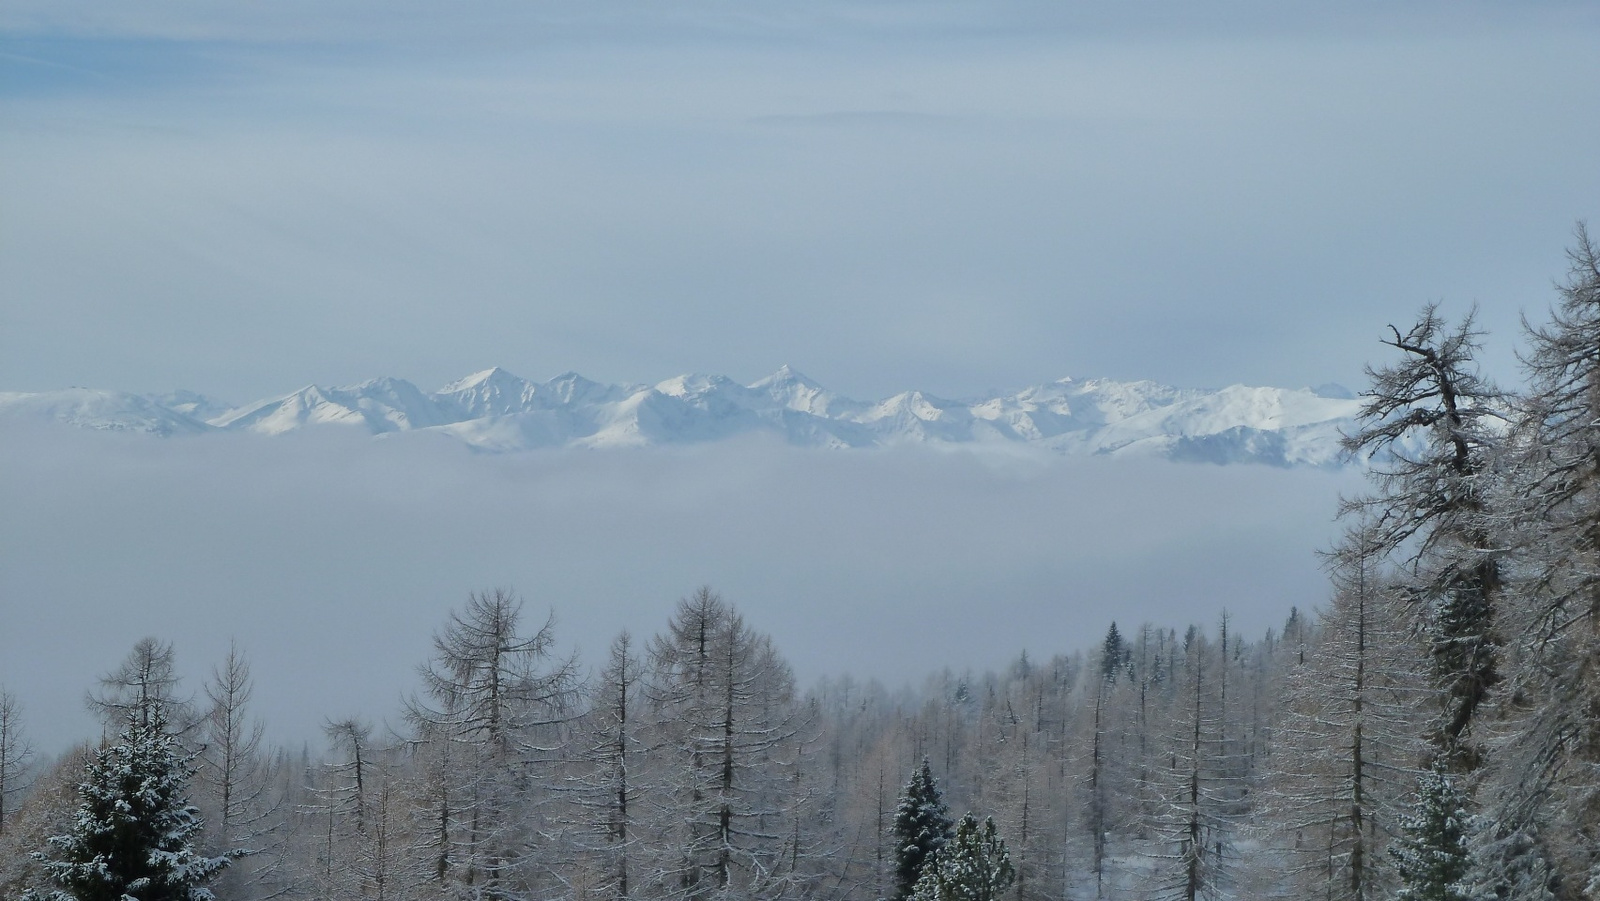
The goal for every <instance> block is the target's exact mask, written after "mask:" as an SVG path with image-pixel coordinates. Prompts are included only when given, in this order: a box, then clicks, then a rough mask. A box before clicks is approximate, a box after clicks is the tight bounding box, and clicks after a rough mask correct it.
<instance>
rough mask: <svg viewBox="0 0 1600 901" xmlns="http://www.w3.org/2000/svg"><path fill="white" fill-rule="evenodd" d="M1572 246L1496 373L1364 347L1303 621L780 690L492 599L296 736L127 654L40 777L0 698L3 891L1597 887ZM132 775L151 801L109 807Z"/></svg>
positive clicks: (1581, 397)
mask: <svg viewBox="0 0 1600 901" xmlns="http://www.w3.org/2000/svg"><path fill="white" fill-rule="evenodd" d="M1571 261H1572V270H1571V272H1570V273H1569V275H1568V277H1567V279H1566V280H1565V282H1563V283H1562V285H1561V286H1560V298H1559V302H1558V304H1557V306H1556V307H1555V308H1554V309H1553V310H1552V311H1551V314H1550V316H1549V320H1548V322H1547V323H1545V324H1543V325H1537V326H1530V327H1529V330H1528V343H1527V347H1526V348H1525V350H1524V355H1523V359H1524V363H1525V366H1526V371H1527V375H1528V385H1527V387H1526V389H1525V390H1523V391H1521V392H1516V391H1505V390H1501V389H1499V388H1496V387H1494V386H1493V385H1491V384H1489V382H1488V381H1487V380H1486V379H1484V378H1482V377H1481V376H1480V375H1479V374H1478V371H1477V368H1476V364H1475V363H1474V354H1475V353H1477V351H1478V348H1479V344H1478V342H1479V341H1480V339H1481V337H1482V336H1481V335H1480V334H1479V333H1478V331H1477V330H1476V329H1475V327H1474V325H1473V319H1472V316H1470V315H1468V316H1467V317H1465V318H1464V319H1463V320H1462V321H1461V322H1460V323H1457V324H1455V325H1452V324H1450V323H1449V322H1447V321H1446V319H1445V318H1444V317H1443V316H1442V315H1441V314H1440V312H1439V310H1438V309H1437V308H1436V307H1434V306H1429V307H1426V308H1424V309H1423V310H1422V312H1421V314H1420V315H1419V316H1418V317H1417V320H1416V322H1415V323H1414V324H1413V325H1411V326H1410V327H1406V328H1400V327H1393V328H1391V329H1390V330H1389V332H1388V333H1387V337H1386V338H1385V340H1384V342H1383V343H1384V344H1385V345H1387V346H1388V347H1389V349H1390V351H1392V355H1393V359H1392V360H1390V361H1389V362H1387V363H1384V364H1383V365H1379V366H1375V367H1373V368H1372V369H1371V370H1369V374H1370V378H1371V384H1370V386H1369V389H1368V391H1367V393H1366V395H1365V398H1366V402H1365V404H1364V407H1363V411H1362V415H1361V419H1360V422H1359V425H1358V428H1357V429H1356V430H1355V431H1354V432H1353V433H1352V434H1351V435H1350V436H1349V437H1348V439H1347V448H1348V450H1349V451H1350V452H1351V453H1353V454H1356V455H1360V456H1362V457H1363V458H1364V459H1365V460H1366V461H1367V464H1368V466H1369V469H1370V472H1371V473H1372V476H1371V480H1370V488H1369V492H1368V493H1366V494H1364V495H1362V496H1359V497H1353V498H1350V499H1347V500H1346V501H1345V502H1344V504H1343V516H1344V522H1345V523H1346V525H1347V530H1346V534H1345V537H1344V538H1343V540H1341V541H1340V542H1339V544H1338V545H1337V546H1336V547H1334V548H1332V549H1331V550H1329V551H1328V554H1327V561H1328V568H1329V572H1330V576H1331V590H1330V594H1329V597H1328V598H1327V599H1326V602H1325V603H1324V604H1322V605H1321V606H1320V610H1319V612H1318V613H1317V614H1315V615H1308V614H1306V613H1305V612H1303V609H1305V608H1302V607H1296V608H1295V609H1293V610H1291V611H1290V612H1289V615H1288V617H1287V619H1286V620H1285V622H1284V624H1283V626H1282V627H1281V629H1274V630H1269V631H1268V632H1267V633H1266V634H1264V635H1260V636H1251V637H1243V636H1240V635H1239V634H1237V631H1238V630H1237V629H1236V628H1234V627H1233V623H1232V622H1231V621H1230V619H1229V618H1228V616H1227V615H1226V614H1225V613H1222V614H1220V615H1219V617H1218V619H1217V620H1215V621H1214V622H1213V623H1192V624H1177V625H1173V624H1142V625H1140V626H1138V627H1137V628H1119V627H1118V626H1117V625H1115V624H1111V626H1110V628H1109V629H1108V631H1107V632H1106V634H1105V636H1104V638H1103V639H1101V640H1098V641H1096V640H1094V638H1093V637H1092V636H1065V637H1064V639H1063V640H1064V641H1066V642H1070V643H1071V644H1076V645H1078V646H1080V647H1089V648H1091V650H1088V651H1080V652H1075V653H1068V654H1060V655H1057V656H1054V657H1051V658H1048V659H1035V658H1033V657H1030V656H1029V655H1028V654H1026V653H1024V654H1021V655H1020V656H1019V657H1017V659H1016V660H1015V661H1014V662H1013V663H1011V664H1010V665H1009V666H1007V667H1005V668H1004V669H1003V670H1002V671H1000V672H991V673H984V674H974V673H953V672H949V671H942V672H938V673H936V674H935V675H933V676H932V677H930V678H929V679H928V680H927V682H926V683H925V684H924V685H923V686H921V688H920V689H917V690H913V689H910V688H906V689H902V690H898V691H891V690H889V689H887V688H885V687H884V686H882V685H880V684H877V683H866V684H862V683H859V682H856V681H855V680H853V679H851V678H849V677H848V676H842V677H837V678H829V679H824V680H822V681H820V682H819V683H818V684H816V685H815V686H813V687H812V688H811V689H810V690H809V691H801V690H800V688H799V687H797V686H796V684H795V680H794V677H793V675H792V673H791V671H790V669H789V666H788V664H787V663H786V662H785V661H784V659H783V657H782V655H781V654H780V653H779V651H778V649H777V645H776V643H775V642H774V641H773V640H772V638H770V637H769V636H767V635H765V634H763V633H761V632H759V631H758V630H757V629H756V628H755V627H754V626H753V625H751V624H750V623H748V622H747V621H746V620H745V618H744V616H743V614H741V613H740V612H739V610H738V609H737V608H736V607H735V606H734V605H732V604H730V603H728V602H727V601H725V600H723V599H722V598H721V597H720V596H718V595H717V594H716V593H715V592H713V591H711V590H710V589H702V590H700V591H698V592H696V593H695V594H693V595H691V596H689V597H687V598H685V599H683V600H682V601H680V602H679V603H678V604H677V606H676V608H675V609H674V610H672V612H671V614H670V616H669V617H668V618H667V620H666V622H665V624H664V625H663V626H662V628H661V629H660V631H659V632H657V633H656V634H655V635H653V636H651V637H649V638H647V639H644V640H636V639H635V638H634V637H633V636H632V635H630V634H628V633H623V634H621V635H619V636H618V637H617V639H616V640H615V642H614V643H613V644H612V646H611V648H610V650H609V654H608V655H607V657H606V659H605V660H603V661H599V662H598V663H597V670H596V671H595V672H594V674H593V675H590V676H585V675H583V671H582V670H580V668H579V665H578V662H577V661H576V660H574V659H572V658H570V657H567V656H563V655H562V654H561V653H559V650H558V644H557V638H556V634H555V631H554V627H553V623H552V622H551V621H549V620H546V621H544V622H543V623H542V624H538V625H536V626H534V627H530V626H529V624H528V623H527V621H526V620H525V618H524V611H523V605H522V603H521V601H520V600H519V599H518V598H517V597H516V596H514V595H512V594H510V593H509V592H506V591H491V592H486V593H482V594H474V595H471V596H469V597H468V598H467V599H466V601H465V602H464V603H463V605H462V606H461V607H460V608H459V609H457V610H456V611H455V612H453V613H452V614H450V616H449V618H448V619H447V621H446V622H445V623H444V625H443V626H442V627H441V628H440V629H439V631H438V632H437V633H436V634H435V640H434V645H433V652H432V655H431V656H430V658H429V659H428V660H426V661H423V662H422V663H421V665H420V667H419V671H418V681H417V685H416V686H415V689H414V690H413V691H412V692H410V693H409V694H408V695H407V697H406V699H405V700H404V702H403V717H401V718H399V719H397V720H394V722H396V723H398V724H399V725H395V726H388V727H378V726H375V725H373V723H374V720H372V719H369V718H368V716H367V715H348V716H340V717H337V718H330V719H329V720H328V721H327V724H326V742H325V746H324V747H322V748H321V749H319V750H315V751H312V750H303V751H300V752H298V753H291V752H288V751H286V750H282V749H277V748H273V747H272V746H270V745H269V744H268V743H267V742H266V741H265V738H264V734H265V733H264V731H263V728H262V726H261V725H260V724H259V723H258V722H256V721H255V720H254V719H253V718H252V716H251V713H250V709H249V704H250V699H251V695H252V691H253V683H252V681H251V677H250V670H249V666H248V663H247V661H246V660H245V658H244V656H243V654H242V652H240V651H237V650H235V651H233V652H232V653H230V655H229V656H228V658H227V659H226V660H225V661H223V662H222V663H220V664H219V665H218V666H217V667H216V668H215V669H214V670H213V671H212V673H211V677H210V679H209V680H207V681H206V683H205V684H204V685H203V686H201V687H200V690H199V691H197V692H194V693H189V692H188V691H187V690H185V689H184V688H183V686H182V683H181V682H180V680H179V678H178V676H177V670H176V667H175V655H174V651H173V648H172V647H171V646H170V645H167V644H165V643H163V642H161V641H158V640H155V639H146V640H144V641H141V642H139V643H138V644H137V645H136V646H135V647H134V649H133V652H132V653H131V654H130V655H129V657H128V659H127V660H126V661H124V662H123V663H122V664H120V665H118V666H116V667H114V668H113V669H112V670H111V671H109V672H108V674H107V675H106V677H105V678H104V679H103V680H102V682H101V684H100V686H99V687H98V688H97V689H96V690H95V691H94V693H92V694H91V695H90V697H89V703H90V705H91V707H92V709H94V710H96V711H98V712H100V713H101V714H102V716H103V717H104V720H105V724H106V731H105V733H104V735H103V736H102V737H101V739H100V741H99V742H98V744H97V745H93V746H85V747H82V748H78V749H74V750H72V751H71V752H69V753H67V754H65V755H62V756H61V757H60V758H58V759H56V760H54V761H51V760H41V759H40V756H39V755H37V754H35V753H34V751H33V749H32V748H31V747H30V745H29V743H28V741H27V736H26V730H25V728H24V727H25V725H26V724H25V714H26V713H27V711H24V710H23V709H22V708H21V706H20V705H19V704H17V703H16V701H15V699H14V698H12V697H11V696H10V695H8V694H6V693H4V692H3V691H0V897H20V896H22V895H23V894H24V893H25V892H27V891H33V892H36V893H38V894H39V895H40V896H45V897H49V896H51V893H60V894H59V895H57V897H64V898H89V897H99V896H100V895H97V894H95V892H96V891H99V889H97V888H93V887H89V882H90V881H92V880H91V876H92V875H93V874H95V873H99V872H101V870H102V869H103V868H100V869H96V867H97V866H98V865H96V864H93V863H92V861H93V859H94V855H95V854H97V853H99V852H98V851H95V850H94V848H95V845H94V843H95V842H97V841H101V837H100V836H102V833H104V834H113V833H115V834H116V835H119V836H122V837H123V838H126V839H127V840H128V841H130V842H134V843H135V844H137V845H138V847H139V848H141V849H145V850H148V849H149V848H156V850H157V851H158V852H159V853H157V854H156V856H155V857H149V856H148V855H146V856H145V857H142V858H138V859H140V860H144V861H146V863H148V862H149V861H152V860H154V861H157V862H161V861H165V862H167V863H168V864H171V865H172V867H175V868H176V869H175V870H174V871H173V872H180V871H181V875H183V877H184V878H185V879H188V881H187V882H182V883H181V884H178V883H173V885H175V886H176V887H175V888H173V889H172V890H171V891H170V892H168V893H167V894H165V895H159V896H160V897H192V898H199V897H202V896H203V895H202V893H203V892H204V891H205V888H204V885H203V884H205V883H209V884H210V885H211V886H212V887H213V888H214V889H215V890H216V891H217V892H218V893H219V895H221V896H225V897H228V898H237V899H269V898H319V899H322V898H326V899H343V898H350V899H357V898H361V899H368V898H370V899H378V901H388V899H393V901H406V899H413V898H418V899H420V898H428V899H436V898H444V899H449V898H462V899H465V898H474V899H480V898H481V899H523V898H568V899H592V898H593V899H598V898H605V899H626V898H637V899H683V901H689V899H734V898H738V899H756V898H759V899H780V898H828V899H845V901H848V899H860V901H874V899H883V898H896V899H907V898H910V899H916V901H935V899H937V901H947V899H950V901H953V899H972V901H991V899H999V898H1008V899H1017V901H1032V899H1067V898H1073V899H1079V898H1090V897H1093V898H1128V899H1132V898H1172V899H1183V901H1195V899H1201V898H1297V899H1298V898H1309V897H1316V898H1322V899H1328V901H1334V899H1354V901H1365V899H1379V898H1393V897H1400V898H1411V899H1435V901H1488V899H1506V901H1593V899H1595V898H1600V250H1597V249H1596V247H1595V245H1594V244H1593V243H1592V242H1591V241H1590V239H1589V237H1588V235H1587V234H1586V233H1585V232H1584V231H1583V230H1582V229H1581V228H1580V229H1579V231H1578V234H1577V241H1576V245H1575V247H1574V249H1573V250H1572V252H1571ZM1224 600H1225V599H1217V601H1218V602H1217V604H1216V609H1218V610H1219V611H1220V610H1221V609H1223V608H1224V606H1225V604H1224V603H1223V601H1224ZM1308 600H1311V601H1319V600H1321V599H1308ZM1128 625H1129V624H1127V623H1124V627H1126V626H1128ZM382 713H383V712H378V716H379V717H381V716H382ZM135 772H139V773H146V774H147V775H148V778H149V779H150V780H153V781H150V782H149V785H150V786H153V787H152V788H150V790H149V791H148V792H144V793H143V794H140V795H139V797H141V798H146V797H147V798H149V799H151V800H150V803H151V805H153V806H151V807H149V808H148V809H143V808H138V807H137V805H134V806H131V807H130V806H129V805H127V804H122V805H120V806H119V804H118V803H117V800H116V799H117V798H118V797H121V796H120V795H118V793H119V792H121V793H123V794H126V793H127V792H129V791H133V790H134V789H135V788H137V786H134V782H136V781H137V780H135V779H134V778H133V776H132V775H131V774H133V773H135ZM130 780H133V781H130ZM141 784H142V783H141ZM141 791H142V790H141ZM189 797H192V799H193V804H192V806H190V804H189V802H188V801H187V800H185V798H189ZM124 800H126V799H124ZM141 803H143V802H141ZM952 809H954V810H961V811H970V812H971V813H969V814H967V815H966V816H963V817H961V818H960V819H959V821H953V820H952V818H951V816H950V813H949V812H950V810H952ZM128 811H132V812H131V813H130V812H128ZM124 815H126V816H128V817H131V818H132V819H131V820H130V821H128V822H126V823H123V824H122V825H121V826H117V827H115V828H110V829H108V830H101V831H98V832H97V831H96V828H97V827H96V825H95V824H96V823H97V822H111V820H112V819H114V818H115V817H117V816H124ZM118 830H121V831H120V832H119V831H118ZM141 830H142V831H141ZM119 840H121V839H119ZM160 842H166V843H167V844H164V845H162V844H160ZM158 845H159V847H157V846H158ZM130 847H132V845H130ZM141 853H143V851H141ZM123 857H124V858H126V859H130V860H131V859H133V858H134V857H137V855H134V856H133V857H130V856H128V855H123ZM224 862H226V863H228V864H229V865H228V866H227V867H226V868H225V869H223V868H222V864H223V863H224ZM163 865H165V864H163ZM93 878H99V877H98V876H93ZM149 878H151V879H157V878H167V877H165V876H160V877H158V876H150V877H149ZM174 878H176V877H174ZM180 882H181V880H180ZM149 884H151V885H154V884H155V882H151V883H149ZM185 893H187V894H185ZM129 894H130V896H131V897H141V898H142V897H146V895H140V894H136V893H131V892H130V893H129ZM149 897H157V895H153V894H152V895H149Z"/></svg>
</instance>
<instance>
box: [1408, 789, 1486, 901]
mask: <svg viewBox="0 0 1600 901" xmlns="http://www.w3.org/2000/svg"><path fill="white" fill-rule="evenodd" d="M1470 825H1471V817H1470V815H1469V814H1468V813H1467V807H1466V798H1465V797H1463V796H1462V794H1461V792H1460V791H1459V790H1458V789H1457V788H1456V784H1455V780H1453V779H1452V778H1451V777H1450V773H1449V771H1448V770H1447V769H1446V765H1445V763H1444V761H1442V760H1440V761H1435V762H1434V765H1433V769H1431V770H1429V771H1427V772H1425V773H1423V774H1422V775H1421V776H1419V777H1417V800H1416V803H1415V805H1414V807H1413V811H1412V814H1411V816H1409V817H1405V818H1404V819H1402V820H1401V821H1400V831H1401V833H1402V835H1401V837H1400V838H1399V839H1398V840H1397V841H1396V842H1395V843H1394V845H1393V846H1392V847H1390V849H1389V853H1390V855H1392V856H1393V857H1394V861H1395V870H1396V871H1397V872H1398V873H1399V874H1400V882H1401V887H1400V890H1399V891H1398V892H1397V893H1396V894H1395V897H1396V898H1397V899H1399V901H1475V898H1474V896H1473V894H1472V893H1471V892H1470V890H1469V889H1468V888H1467V886H1466V885H1465V880H1466V878H1467V872H1468V869H1469V868H1470V866H1471V864H1472V856H1471V853H1470V852H1469V850H1468V848H1467V832H1468V827H1469V826H1470Z"/></svg>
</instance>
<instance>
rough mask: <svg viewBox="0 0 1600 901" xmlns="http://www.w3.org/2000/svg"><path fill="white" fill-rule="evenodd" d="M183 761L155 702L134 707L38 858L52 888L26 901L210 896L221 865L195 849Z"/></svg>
mask: <svg viewBox="0 0 1600 901" xmlns="http://www.w3.org/2000/svg"><path fill="white" fill-rule="evenodd" d="M192 775H194V766H193V764H192V763H191V762H190V758H189V757H188V756H186V755H184V754H183V753H182V752H180V751H179V750H178V748H177V744H176V742H175V741H174V739H173V736H172V733H171V732H169V731H168V730H167V726H166V721H165V719H164V718H163V716H162V713H161V710H160V708H159V707H151V708H145V709H135V710H133V711H131V712H130V713H129V716H128V723H127V726H126V728H124V729H123V731H122V733H121V734H120V735H119V736H117V738H116V740H115V741H113V742H112V743H111V744H109V745H107V746H106V747H105V748H103V749H101V751H100V752H99V754H98V755H97V756H96V758H95V760H94V761H93V762H92V763H90V765H89V767H88V770H87V772H86V774H85V777H84V780H83V782H82V783H81V784H80V785H79V787H78V790H79V794H80V796H81V798H82V802H81V803H80V804H79V806H78V812H77V818H76V820H75V821H74V823H73V825H72V828H71V830H69V831H68V832H67V833H66V834H64V835H57V836H53V837H52V838H51V839H50V846H51V850H50V851H41V852H39V853H38V857H39V858H40V860H41V861H42V862H43V863H44V868H45V871H46V872H47V873H48V874H49V875H50V877H51V879H52V880H53V881H54V882H55V883H56V885H57V886H58V889H57V890H56V891H54V892H51V893H49V894H46V895H39V894H30V895H29V896H28V897H29V898H30V899H32V901H39V899H48V901H210V899H211V898H212V897H213V896H212V894H211V891H210V890H209V889H207V888H205V884H206V883H207V882H209V881H210V880H211V878H212V877H214V876H215V875H217V873H218V872H220V871H221V870H222V868H223V867H224V866H226V865H227V863H228V857H226V856H219V857H207V856H204V855H202V854H200V853H199V852H198V851H197V850H196V849H195V847H194V840H195V839H196V838H198V836H199V834H200V831H201V829H202V828H203V824H202V823H201V820H200V817H199V814H198V812H197V811H196V809H195V808H194V807H192V806H190V804H189V800H188V795H187V791H188V782H189V778H190V777H191V776H192Z"/></svg>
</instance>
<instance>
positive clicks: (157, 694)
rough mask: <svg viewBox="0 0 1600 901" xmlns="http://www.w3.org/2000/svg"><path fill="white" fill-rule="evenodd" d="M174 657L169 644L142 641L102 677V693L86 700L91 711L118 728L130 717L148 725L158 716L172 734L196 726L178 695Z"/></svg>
mask: <svg viewBox="0 0 1600 901" xmlns="http://www.w3.org/2000/svg"><path fill="white" fill-rule="evenodd" d="M174 660H175V655H174V654H173V651H172V645H171V644H170V643H169V642H165V641H159V640H157V639H155V638H141V639H139V641H138V642H137V643H135V644H134V646H133V650H132V651H129V652H128V656H127V658H126V659H124V660H123V661H122V663H120V664H119V665H118V666H117V668H116V669H114V670H112V671H111V672H109V673H106V674H105V675H103V676H101V677H100V689H99V691H94V692H90V693H89V695H88V696H87V698H86V703H87V704H88V706H89V709H90V710H91V711H92V712H94V713H95V714H97V715H98V716H99V717H100V718H101V720H102V721H103V722H104V723H105V726H106V729H107V731H110V730H114V729H118V728H120V727H121V726H122V724H123V723H125V722H126V721H127V719H128V717H129V716H136V717H139V718H140V719H142V720H144V721H146V722H148V721H150V720H151V719H153V718H156V717H159V718H160V719H161V721H162V722H163V723H165V724H167V728H169V729H171V730H172V731H173V732H175V733H178V734H182V733H185V732H187V731H188V730H189V729H190V728H191V727H192V726H193V725H194V719H195V718H194V715H193V712H192V711H191V709H190V704H189V700H188V699H187V698H183V697H180V696H179V694H178V674H177V671H176V670H175V669H174V666H173V663H174Z"/></svg>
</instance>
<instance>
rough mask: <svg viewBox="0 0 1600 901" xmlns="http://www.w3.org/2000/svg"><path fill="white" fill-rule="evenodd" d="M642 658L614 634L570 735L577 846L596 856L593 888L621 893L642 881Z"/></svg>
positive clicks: (610, 893)
mask: <svg viewBox="0 0 1600 901" xmlns="http://www.w3.org/2000/svg"><path fill="white" fill-rule="evenodd" d="M641 666H642V664H641V663H640V660H639V657H638V655H637V654H636V653H635V651H634V642H633V637H632V636H631V635H630V634H628V633H627V632H626V631H624V632H622V633H621V634H619V635H618V636H617V637H616V638H615V639H613V640H612V642H611V649H610V653H609V657H608V659H607V661H606V666H605V668H604V669H603V670H601V672H600V674H599V676H598V677H597V678H596V680H595V684H594V686H593V688H592V690H591V692H590V704H589V709H588V711H587V712H586V714H585V715H584V716H583V717H582V719H581V720H579V721H578V723H577V724H576V725H577V730H576V734H575V735H574V737H573V739H572V741H573V743H574V745H575V751H574V754H573V755H572V756H573V757H574V758H575V759H576V765H577V769H576V772H575V773H574V775H573V777H572V782H571V785H570V789H571V794H572V796H573V803H572V805H571V808H572V810H573V814H572V816H571V818H570V821H569V824H570V825H571V826H572V827H573V828H572V831H573V832H574V833H575V836H576V844H577V846H578V848H577V849H578V852H579V853H580V854H582V855H584V856H586V857H589V858H592V859H594V860H595V861H596V870H597V872H598V874H599V875H598V878H597V879H595V880H593V884H592V888H593V889H594V890H596V891H599V892H601V893H603V894H605V895H606V896H608V897H612V898H617V899H623V898H627V897H629V896H630V895H631V894H633V893H634V892H635V889H636V885H637V883H638V882H639V881H640V880H639V877H638V870H639V869H641V861H640V860H639V859H638V858H639V855H640V852H639V851H638V850H637V849H638V846H639V845H640V844H642V843H641V841H640V839H641V831H642V830H641V824H640V822H639V821H640V820H641V816H640V807H641V806H642V804H643V798H642V795H643V793H644V791H645V785H646V784H647V783H646V782H645V781H644V780H642V779H641V775H642V772H643V771H644V769H645V766H644V762H645V761H644V758H645V757H646V750H647V749H646V748H645V747H644V744H643V741H642V740H641V738H640V733H641V725H642V724H641V722H640V720H641V718H642V715H643V709H642V708H643V701H644V698H643V695H642V684H641V683H642V680H643V673H642V671H641Z"/></svg>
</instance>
